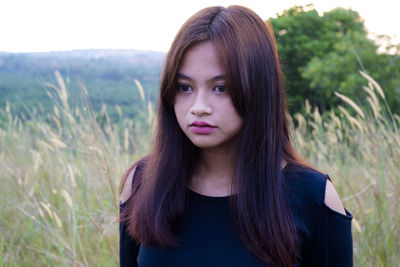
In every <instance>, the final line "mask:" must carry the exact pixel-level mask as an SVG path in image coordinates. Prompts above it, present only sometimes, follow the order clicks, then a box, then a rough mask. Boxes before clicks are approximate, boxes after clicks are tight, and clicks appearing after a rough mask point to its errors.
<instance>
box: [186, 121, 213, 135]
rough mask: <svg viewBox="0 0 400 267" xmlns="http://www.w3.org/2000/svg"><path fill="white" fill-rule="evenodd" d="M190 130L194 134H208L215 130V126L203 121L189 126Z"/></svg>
mask: <svg viewBox="0 0 400 267" xmlns="http://www.w3.org/2000/svg"><path fill="white" fill-rule="evenodd" d="M189 128H190V130H191V131H192V132H193V133H196V134H209V133H211V132H213V131H214V130H215V128H216V127H215V126H213V125H211V124H209V123H207V122H205V121H194V122H192V123H191V124H190V125H189Z"/></svg>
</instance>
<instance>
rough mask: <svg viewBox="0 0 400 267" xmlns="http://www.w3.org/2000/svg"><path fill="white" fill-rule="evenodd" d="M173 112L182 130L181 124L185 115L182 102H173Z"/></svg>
mask: <svg viewBox="0 0 400 267" xmlns="http://www.w3.org/2000/svg"><path fill="white" fill-rule="evenodd" d="M174 112H175V117H176V120H177V121H178V123H179V126H181V128H182V127H183V123H184V118H185V114H186V112H185V107H184V105H182V102H180V101H175V103H174Z"/></svg>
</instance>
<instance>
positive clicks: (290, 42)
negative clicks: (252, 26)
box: [269, 5, 400, 112]
mask: <svg viewBox="0 0 400 267" xmlns="http://www.w3.org/2000/svg"><path fill="white" fill-rule="evenodd" d="M269 21H270V23H271V24H272V27H273V29H274V32H275V35H276V38H277V42H278V50H279V53H280V58H281V64H282V68H283V72H284V74H285V78H286V79H285V80H286V86H287V89H288V102H289V108H290V110H291V111H292V112H296V111H300V110H301V109H302V107H303V103H304V100H305V99H306V98H307V99H308V100H309V101H310V103H311V104H312V105H313V106H318V108H319V109H320V110H321V111H325V110H328V109H331V108H333V107H335V106H336V105H337V104H338V103H339V101H340V100H339V99H338V98H337V97H335V96H334V91H339V92H341V93H344V94H350V95H352V96H354V97H355V98H358V97H360V98H361V99H362V96H363V95H364V94H365V92H364V90H362V85H364V84H365V79H364V78H363V77H362V76H361V75H360V74H359V70H363V71H365V72H367V73H368V74H369V75H370V76H372V77H373V78H374V79H376V80H377V81H378V82H379V83H380V84H381V86H382V87H383V89H384V90H385V94H386V95H387V98H388V99H389V105H390V106H391V108H392V110H393V111H395V112H400V92H399V90H400V83H399V82H400V78H399V77H400V58H399V55H398V52H397V51H398V50H397V51H395V52H394V54H397V55H390V54H387V53H377V50H378V45H377V44H376V43H375V42H374V41H373V40H370V39H368V38H367V34H368V32H367V31H366V30H365V27H364V21H363V19H362V18H361V17H360V15H359V14H358V13H357V12H356V11H353V10H347V9H343V8H336V9H333V10H331V11H329V12H325V13H324V14H323V15H322V16H321V15H319V14H318V12H317V11H316V10H315V9H314V7H313V6H312V5H308V6H304V7H293V8H290V9H288V10H285V11H284V12H283V13H282V14H280V15H278V16H277V18H271V19H270V20H269ZM390 48H391V49H392V48H393V47H390ZM388 49H389V48H388ZM392 50H393V49H392Z"/></svg>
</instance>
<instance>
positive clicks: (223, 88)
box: [214, 84, 226, 93]
mask: <svg viewBox="0 0 400 267" xmlns="http://www.w3.org/2000/svg"><path fill="white" fill-rule="evenodd" d="M214 91H215V92H217V93H224V92H226V86H225V85H223V84H220V85H217V86H215V87H214Z"/></svg>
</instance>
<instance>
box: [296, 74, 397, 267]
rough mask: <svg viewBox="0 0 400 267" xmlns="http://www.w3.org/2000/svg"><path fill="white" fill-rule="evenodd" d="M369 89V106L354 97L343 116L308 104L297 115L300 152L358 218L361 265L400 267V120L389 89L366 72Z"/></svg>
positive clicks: (347, 100) (356, 232)
mask: <svg viewBox="0 0 400 267" xmlns="http://www.w3.org/2000/svg"><path fill="white" fill-rule="evenodd" d="M361 75H363V76H364V77H365V78H366V79H367V81H368V86H364V87H363V88H362V89H363V90H365V91H366V93H367V95H368V96H367V98H366V99H365V100H364V104H363V105H362V106H361V105H358V104H356V103H355V102H354V101H353V100H352V99H351V98H349V97H348V96H344V95H341V94H339V93H336V95H337V97H339V98H341V99H342V100H343V106H339V107H338V110H339V111H340V114H339V115H336V114H335V113H333V112H331V113H329V114H328V116H324V119H323V118H322V117H321V115H320V114H319V112H318V109H314V110H312V108H311V107H310V105H309V104H308V103H307V102H306V114H305V115H301V114H296V115H294V120H295V121H296V122H297V123H296V124H297V127H296V128H295V129H294V131H293V138H294V140H295V144H296V147H297V150H298V151H299V152H300V153H301V154H302V155H303V156H304V157H305V158H307V159H308V160H309V161H310V162H311V163H313V164H314V165H315V166H317V167H318V168H319V169H321V170H322V171H324V172H326V173H328V174H329V175H330V176H331V178H332V181H333V183H334V184H335V186H336V189H337V190H338V192H339V194H340V196H341V197H342V201H343V204H344V206H345V207H346V208H347V209H349V210H350V211H351V212H352V214H353V216H354V220H353V228H352V229H353V238H354V260H355V265H356V266H397V265H398V264H399V262H400V228H399V223H400V215H399V214H400V205H399V204H400V200H399V199H400V134H399V126H400V117H399V116H398V115H397V114H392V113H391V111H390V109H389V107H388V104H387V102H386V99H385V95H384V93H383V90H382V89H381V88H380V86H379V84H377V83H376V82H375V81H374V80H373V79H372V78H371V77H370V76H368V75H367V74H365V73H363V72H361Z"/></svg>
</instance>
